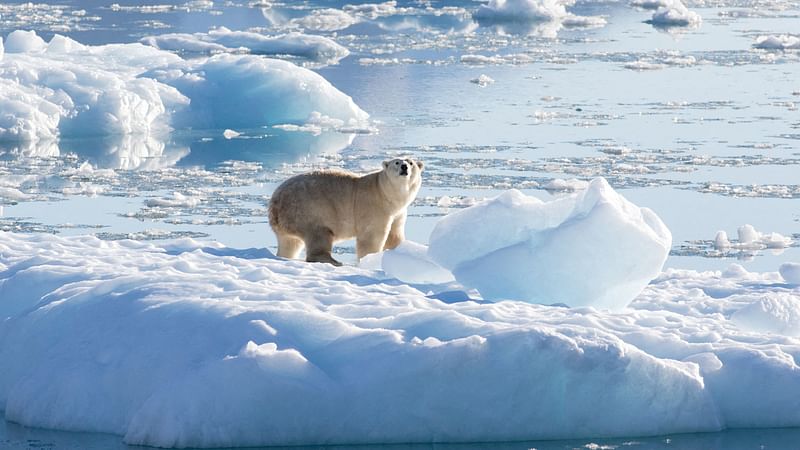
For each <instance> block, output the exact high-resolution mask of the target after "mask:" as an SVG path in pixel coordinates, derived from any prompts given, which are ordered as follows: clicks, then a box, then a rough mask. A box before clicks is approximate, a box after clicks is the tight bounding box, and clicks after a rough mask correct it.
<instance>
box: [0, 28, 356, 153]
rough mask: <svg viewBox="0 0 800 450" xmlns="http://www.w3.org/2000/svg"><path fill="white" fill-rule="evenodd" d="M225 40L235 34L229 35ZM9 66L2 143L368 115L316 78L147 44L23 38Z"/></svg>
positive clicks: (0, 78) (12, 47) (13, 46)
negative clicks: (88, 43)
mask: <svg viewBox="0 0 800 450" xmlns="http://www.w3.org/2000/svg"><path fill="white" fill-rule="evenodd" d="M220 33H222V34H224V35H231V34H234V35H236V36H238V34H236V33H235V32H220ZM5 47H6V48H5V50H6V51H5V55H4V56H3V58H2V60H1V61H0V87H1V88H2V89H1V90H0V92H2V93H3V95H2V96H0V106H2V108H3V111H4V114H3V116H2V117H0V141H47V140H54V139H58V138H63V137H92V136H114V135H132V134H136V135H143V136H148V135H152V134H158V133H164V132H166V131H168V130H169V129H170V128H191V129H203V128H207V129H212V128H214V129H225V128H248V127H250V128H255V127H262V126H268V125H273V124H279V123H303V122H304V121H305V120H306V119H307V118H308V117H309V115H310V114H312V112H315V111H316V112H319V113H321V114H324V115H325V116H327V117H330V118H333V119H336V120H341V121H344V122H346V123H350V122H357V123H363V122H365V121H366V119H367V118H368V115H367V114H366V113H365V112H364V111H362V110H361V109H360V108H359V107H358V106H357V105H356V104H355V103H353V101H352V99H351V98H350V97H349V96H347V95H345V94H343V93H342V92H341V91H339V90H337V89H336V88H335V87H333V86H332V85H331V84H330V83H329V82H328V81H327V80H325V79H324V78H323V77H321V76H320V75H318V74H317V73H315V72H312V71H310V70H307V69H305V68H302V67H299V66H296V65H294V64H292V63H290V62H286V61H280V60H275V59H269V58H264V57H258V56H252V55H227V54H222V55H215V56H212V57H209V58H198V59H192V60H184V59H182V58H180V57H178V56H176V55H174V54H171V53H170V52H166V51H162V50H158V49H155V48H152V47H148V46H144V45H141V44H109V45H101V46H86V45H82V44H80V43H78V42H76V41H74V40H71V39H69V38H66V37H63V36H59V35H56V36H54V37H53V38H52V39H51V41H50V42H49V43H45V42H44V41H43V40H42V39H41V38H40V37H39V36H37V35H36V34H35V33H33V32H24V31H15V32H13V33H11V34H10V35H9V36H8V38H7V39H6V46H5Z"/></svg>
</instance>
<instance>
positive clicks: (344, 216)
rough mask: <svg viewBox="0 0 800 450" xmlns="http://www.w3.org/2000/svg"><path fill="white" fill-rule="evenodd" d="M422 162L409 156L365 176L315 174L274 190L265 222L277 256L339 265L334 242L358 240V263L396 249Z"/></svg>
mask: <svg viewBox="0 0 800 450" xmlns="http://www.w3.org/2000/svg"><path fill="white" fill-rule="evenodd" d="M423 167H424V164H423V163H422V162H421V161H414V160H413V159H411V158H397V159H392V160H390V161H384V162H383V170H380V171H377V172H372V173H369V174H366V175H357V174H353V173H350V172H344V171H331V170H326V171H316V172H311V173H307V174H303V175H297V176H294V177H292V178H289V179H288V180H286V181H284V182H283V184H281V185H280V186H278V188H277V189H276V190H275V193H274V194H273V195H272V199H271V200H270V204H269V224H270V226H272V230H273V231H275V234H276V235H277V236H278V256H281V257H284V258H296V257H297V254H298V253H299V252H300V250H301V249H302V248H303V245H305V247H306V261H309V262H326V263H330V264H333V265H335V266H341V265H342V264H341V263H340V262H339V261H337V260H335V259H334V258H333V257H332V256H331V250H332V249H333V243H334V242H337V241H342V240H345V239H352V238H356V253H357V255H358V258H359V259H361V258H362V257H363V256H364V255H367V254H369V253H377V252H379V251H381V250H384V249H392V248H395V247H397V246H398V245H399V244H400V243H401V242H402V241H403V240H404V239H405V232H404V227H405V223H406V212H407V209H408V205H410V204H411V202H412V201H414V198H415V197H416V196H417V192H418V191H419V187H420V184H421V182H422V170H423Z"/></svg>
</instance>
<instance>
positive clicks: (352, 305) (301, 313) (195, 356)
mask: <svg viewBox="0 0 800 450" xmlns="http://www.w3.org/2000/svg"><path fill="white" fill-rule="evenodd" d="M590 191H591V188H590ZM590 191H587V192H590ZM419 250H420V248H419V247H415V246H413V245H412V246H411V249H410V252H411V253H413V254H415V255H416V257H418V258H422V253H421V252H420V251H419ZM388 254H389V252H387V254H386V255H388ZM386 255H384V256H386ZM0 268H2V269H3V271H2V272H1V273H0V280H2V282H1V284H0V294H1V295H0V316H2V317H4V318H5V319H4V320H1V321H0V338H2V341H3V342H4V345H3V346H0V363H1V364H2V367H3V368H4V370H3V371H2V372H0V405H3V407H4V410H5V417H6V419H7V420H10V421H13V422H17V423H21V424H24V425H28V426H38V427H46V428H57V429H64V430H86V431H96V432H107V433H115V434H118V435H120V436H124V440H125V442H127V443H129V444H146V445H154V446H163V447H184V446H198V447H211V446H220V447H227V446H259V445H287V444H298V445H300V444H309V445H311V444H314V445H317V444H323V443H325V444H337V443H351V444H352V443H393V442H427V443H430V442H440V441H442V442H465V441H467V442H476V441H511V440H524V439H550V438H570V437H598V436H634V435H635V436H646V435H658V434H669V433H681V432H702V431H715V430H720V429H724V428H731V427H785V426H798V425H800V409H799V408H798V404H797V398H796V396H793V395H786V394H787V393H791V392H797V390H798V389H800V371H798V370H797V364H796V358H797V355H800V341H798V339H797V338H795V337H792V336H790V335H784V334H783V333H787V334H793V333H796V331H797V329H798V328H797V324H798V320H797V318H798V308H797V302H798V294H800V291H798V288H797V287H787V286H786V285H785V284H783V283H782V279H781V277H780V276H779V275H778V274H777V273H774V272H773V273H750V272H747V271H746V270H744V269H743V268H741V267H740V266H738V267H733V268H732V269H731V270H729V271H727V272H723V273H720V272H694V271H685V270H680V271H679V270H668V271H667V272H664V273H662V274H660V275H659V277H658V278H656V279H655V280H654V281H653V282H652V283H651V284H650V285H649V286H647V287H646V288H645V290H644V291H643V292H642V294H641V295H640V296H639V297H638V298H637V299H636V300H635V301H634V302H633V303H631V305H630V308H629V309H627V310H626V311H625V312H624V313H612V312H607V311H602V310H598V309H594V308H565V307H559V306H543V305H538V304H530V303H524V302H517V301H505V302H498V303H488V302H487V303H484V302H478V301H473V300H470V297H471V296H470V295H467V294H466V293H461V294H460V295H455V294H454V293H452V292H442V291H437V290H436V289H435V288H434V291H433V292H432V293H427V292H423V291H420V290H417V289H416V288H414V287H412V286H408V285H404V284H398V282H397V281H396V280H391V279H386V278H383V275H382V274H381V273H380V272H373V271H367V270H363V269H359V268H355V267H343V268H333V267H331V266H328V265H321V264H307V263H303V262H299V261H282V260H277V259H274V258H272V257H271V255H269V253H268V252H266V251H263V250H260V249H243V250H236V249H230V248H225V247H222V246H220V245H218V244H212V243H202V242H198V241H194V240H190V239H183V240H179V241H174V242H171V243H167V244H161V246H156V245H153V244H147V243H143V242H138V241H131V240H128V241H117V242H108V241H101V240H99V239H97V238H94V237H89V236H79V237H71V238H62V237H58V236H53V235H46V234H40V235H20V234H12V233H0ZM445 287H447V288H449V287H450V285H445ZM426 289H427V288H426ZM439 298H441V299H442V300H439ZM509 399H514V401H509ZM598 405H602V411H603V413H602V414H598V412H597V411H598Z"/></svg>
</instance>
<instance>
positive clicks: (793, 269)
mask: <svg viewBox="0 0 800 450" xmlns="http://www.w3.org/2000/svg"><path fill="white" fill-rule="evenodd" d="M778 271H779V272H780V274H781V276H782V277H783V279H784V280H786V282H787V283H791V284H800V263H794V262H788V263H783V264H781V267H780V268H779V269H778Z"/></svg>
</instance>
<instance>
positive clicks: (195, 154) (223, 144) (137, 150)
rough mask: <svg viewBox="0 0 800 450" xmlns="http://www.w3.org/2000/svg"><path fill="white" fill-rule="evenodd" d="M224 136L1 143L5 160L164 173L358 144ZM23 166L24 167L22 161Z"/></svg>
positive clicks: (313, 137)
mask: <svg viewBox="0 0 800 450" xmlns="http://www.w3.org/2000/svg"><path fill="white" fill-rule="evenodd" d="M237 133H238V135H236V136H235V137H231V136H230V135H229V136H228V137H226V136H225V133H224V130H204V131H202V132H198V133H192V132H180V133H178V132H176V133H173V134H172V135H168V136H166V137H163V138H162V137H154V136H149V135H147V136H141V135H116V136H103V137H92V138H81V139H62V140H60V141H39V142H23V143H17V142H15V143H0V159H2V160H4V161H11V162H13V161H14V160H17V159H25V160H31V159H54V158H64V157H68V156H73V157H76V158H77V159H79V160H80V161H88V162H89V163H90V164H92V166H94V167H95V168H100V169H118V170H146V171H147V170H149V171H153V170H161V169H166V168H170V167H175V166H179V167H186V166H201V167H215V166H217V165H219V164H220V163H221V162H224V161H234V160H236V161H249V162H258V163H261V164H262V165H263V166H264V167H280V165H281V164H284V163H293V162H296V161H298V160H300V159H303V158H306V157H308V156H313V155H319V154H333V153H336V152H338V151H340V150H342V149H343V148H345V147H347V146H348V145H350V144H351V143H352V142H353V139H354V137H355V135H354V134H348V133H340V132H336V131H322V132H319V133H318V134H314V133H310V132H305V131H285V130H281V129H277V128H269V129H263V128H259V129H253V130H243V131H240V132H237ZM21 164H22V163H21Z"/></svg>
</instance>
